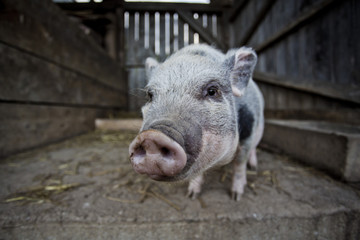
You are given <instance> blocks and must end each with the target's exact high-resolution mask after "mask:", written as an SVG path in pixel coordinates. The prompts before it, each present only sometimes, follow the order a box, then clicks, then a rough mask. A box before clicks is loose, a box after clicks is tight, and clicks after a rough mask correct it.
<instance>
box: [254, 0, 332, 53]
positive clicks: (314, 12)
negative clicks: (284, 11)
mask: <svg viewBox="0 0 360 240" xmlns="http://www.w3.org/2000/svg"><path fill="white" fill-rule="evenodd" d="M336 2H338V1H337V0H324V1H322V2H321V3H319V4H316V5H315V6H313V7H311V8H310V9H309V10H307V11H305V12H303V13H301V14H300V16H299V17H297V18H296V19H295V20H294V21H293V22H291V23H289V24H288V25H286V26H285V27H284V28H283V29H281V30H280V31H279V32H277V33H275V34H274V35H273V36H271V37H270V38H268V39H266V40H265V41H264V42H262V43H261V44H259V45H258V46H256V47H255V50H256V51H257V52H258V53H260V52H262V51H264V50H265V49H267V48H268V47H270V46H271V45H273V44H275V43H276V42H279V41H280V40H281V39H283V38H284V37H286V36H287V35H289V34H290V33H292V32H294V31H296V30H297V29H298V28H299V27H301V26H302V25H303V24H305V23H306V22H308V21H311V20H312V19H313V18H315V17H317V16H318V15H319V14H320V13H323V12H324V11H326V10H328V9H329V8H330V7H332V6H333V4H334V3H336Z"/></svg>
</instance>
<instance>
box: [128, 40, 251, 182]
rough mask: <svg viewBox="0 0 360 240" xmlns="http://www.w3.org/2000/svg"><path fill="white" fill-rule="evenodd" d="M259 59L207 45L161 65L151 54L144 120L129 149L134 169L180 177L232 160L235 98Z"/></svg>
mask: <svg viewBox="0 0 360 240" xmlns="http://www.w3.org/2000/svg"><path fill="white" fill-rule="evenodd" d="M256 59H257V57H256V54H255V52H254V51H253V50H251V49H250V48H240V49H238V50H232V51H231V52H229V53H228V54H227V55H224V54H222V53H220V52H218V51H216V50H214V49H213V48H211V47H209V46H206V45H192V46H189V47H187V48H184V49H183V50H181V51H179V52H177V53H175V54H174V55H172V56H171V57H170V58H169V59H167V60H166V61H165V62H164V63H161V64H160V63H158V62H157V61H156V60H155V59H152V58H148V59H147V60H146V63H145V65H146V71H147V72H146V74H147V78H148V84H147V86H146V91H147V95H148V102H147V103H146V104H145V106H143V108H142V113H143V119H144V122H143V125H142V128H141V130H140V133H139V135H138V136H137V137H136V138H135V139H134V140H133V142H132V143H131V144H130V147H129V153H130V160H131V163H132V165H133V168H134V169H135V171H136V172H138V173H140V174H147V175H148V176H149V177H151V178H152V179H155V180H164V181H176V180H182V179H187V178H189V177H192V176H195V175H197V174H199V173H202V172H203V171H205V170H207V169H209V168H210V167H212V166H214V165H217V164H220V163H221V164H225V163H227V162H229V161H231V160H232V158H233V156H234V154H235V151H236V149H237V145H238V142H239V135H238V124H237V113H236V110H235V99H234V98H235V97H241V95H242V94H243V93H244V91H245V88H246V87H247V84H248V82H249V80H250V78H251V75H252V72H253V69H254V66H255V64H256Z"/></svg>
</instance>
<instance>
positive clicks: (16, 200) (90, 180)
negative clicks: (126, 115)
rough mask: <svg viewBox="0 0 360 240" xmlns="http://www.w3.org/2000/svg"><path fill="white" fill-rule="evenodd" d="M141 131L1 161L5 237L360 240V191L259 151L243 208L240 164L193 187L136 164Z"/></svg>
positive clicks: (0, 232) (83, 139) (102, 135)
mask: <svg viewBox="0 0 360 240" xmlns="http://www.w3.org/2000/svg"><path fill="white" fill-rule="evenodd" d="M134 136H135V133H134V132H128V131H121V132H100V131H96V132H93V133H90V134H87V135H83V136H80V137H77V138H74V139H72V140H69V141H66V142H63V143H60V144H56V145H52V146H49V147H46V148H42V149H39V150H36V151H32V152H28V153H24V154H20V155H16V156H14V157H12V158H10V159H7V160H6V161H3V162H2V163H1V164H0V184H1V188H0V199H1V204H0V212H1V216H0V224H1V229H0V239H87V240H88V239H286V240H288V239H337V240H338V239H347V240H348V239H354V240H355V239H360V227H359V226H360V194H359V192H358V191H357V190H356V189H354V188H352V187H350V186H348V185H345V184H342V183H341V182H337V181H334V180H333V179H331V178H329V177H327V176H326V175H324V174H322V173H321V172H318V171H316V170H314V169H312V168H308V167H304V166H301V165H299V164H297V163H294V162H293V161H290V160H289V158H287V157H286V156H283V155H277V154H273V153H270V152H267V151H264V150H259V151H258V159H259V169H258V172H257V174H256V173H254V172H248V178H249V180H248V186H247V188H246V190H245V193H244V196H243V198H242V200H241V201H240V202H234V201H232V200H230V197H229V188H230V180H231V179H230V178H231V177H230V176H231V171H232V168H231V166H228V167H224V168H222V169H219V170H217V171H214V172H212V173H210V174H208V175H207V176H206V180H207V181H206V185H205V187H204V189H203V192H202V194H201V196H200V198H199V199H198V200H190V199H188V198H186V197H185V194H186V185H185V184H168V183H161V182H155V181H151V180H149V179H147V178H144V177H142V176H140V175H137V174H136V173H134V172H133V170H132V169H131V166H130V164H129V161H128V144H129V142H130V141H131V140H132V138H133V137H134Z"/></svg>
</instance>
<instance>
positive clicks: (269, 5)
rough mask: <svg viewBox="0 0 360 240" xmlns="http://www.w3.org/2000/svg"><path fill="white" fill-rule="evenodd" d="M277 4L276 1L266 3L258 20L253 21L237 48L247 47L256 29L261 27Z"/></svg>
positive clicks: (258, 14) (270, 0)
mask: <svg viewBox="0 0 360 240" xmlns="http://www.w3.org/2000/svg"><path fill="white" fill-rule="evenodd" d="M275 2H276V0H267V1H266V2H265V4H264V5H263V6H262V8H261V10H260V12H259V13H257V14H256V18H255V19H254V20H253V21H252V23H251V25H250V27H249V28H248V29H247V31H246V33H245V34H244V35H243V37H242V38H241V39H239V41H238V42H237V44H236V45H237V46H242V45H245V44H246V43H247V42H248V41H249V40H250V38H251V37H252V35H253V34H254V32H255V31H256V29H257V28H258V27H259V25H260V23H261V22H262V21H263V20H264V18H265V17H266V15H267V13H268V12H269V11H270V9H271V8H272V7H273V5H274V3H275Z"/></svg>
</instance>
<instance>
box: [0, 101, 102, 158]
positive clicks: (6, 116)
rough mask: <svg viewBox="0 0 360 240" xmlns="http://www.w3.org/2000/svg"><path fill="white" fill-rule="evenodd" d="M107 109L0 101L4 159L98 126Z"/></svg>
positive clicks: (0, 148) (0, 147)
mask: <svg viewBox="0 0 360 240" xmlns="http://www.w3.org/2000/svg"><path fill="white" fill-rule="evenodd" d="M97 117H106V111H104V110H101V109H92V108H69V107H56V106H38V105H26V104H6V103H0V135H1V138H0V158H3V157H5V156H8V155H10V154H13V153H16V152H19V151H23V150H27V149H30V148H34V147H38V146H42V145H45V144H49V143H52V142H56V141H59V140H62V139H65V138H68V137H72V136H75V135H79V134H81V133H85V132H87V131H90V130H92V129H94V119H95V118H97Z"/></svg>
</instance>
